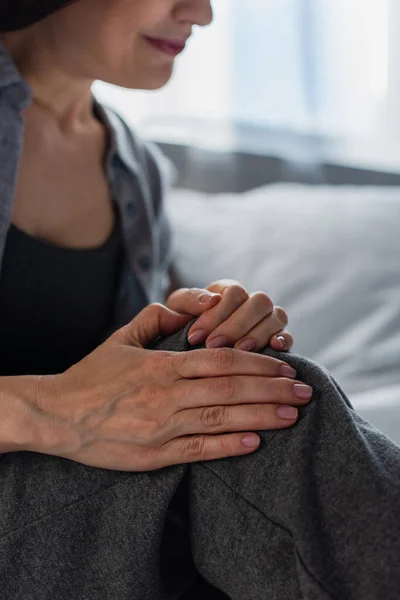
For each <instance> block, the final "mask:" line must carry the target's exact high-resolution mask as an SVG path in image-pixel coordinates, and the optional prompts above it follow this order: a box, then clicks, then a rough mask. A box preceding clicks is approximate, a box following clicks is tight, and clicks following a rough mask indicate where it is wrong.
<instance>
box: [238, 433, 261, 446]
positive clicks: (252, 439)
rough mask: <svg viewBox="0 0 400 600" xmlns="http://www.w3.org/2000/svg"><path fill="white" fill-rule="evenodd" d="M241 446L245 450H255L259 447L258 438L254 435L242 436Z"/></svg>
mask: <svg viewBox="0 0 400 600" xmlns="http://www.w3.org/2000/svg"><path fill="white" fill-rule="evenodd" d="M242 444H243V446H246V448H257V446H259V445H260V438H259V437H258V435H256V434H249V435H244V436H243V437H242Z"/></svg>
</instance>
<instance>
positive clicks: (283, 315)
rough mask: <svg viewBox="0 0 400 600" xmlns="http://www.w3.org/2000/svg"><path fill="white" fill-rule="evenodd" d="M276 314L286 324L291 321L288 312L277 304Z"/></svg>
mask: <svg viewBox="0 0 400 600" xmlns="http://www.w3.org/2000/svg"><path fill="white" fill-rule="evenodd" d="M275 314H276V316H277V317H278V319H279V320H280V321H281V322H282V323H284V325H285V326H286V325H287V324H288V323H289V317H288V315H287V312H286V311H285V310H284V309H283V308H282V307H281V306H275Z"/></svg>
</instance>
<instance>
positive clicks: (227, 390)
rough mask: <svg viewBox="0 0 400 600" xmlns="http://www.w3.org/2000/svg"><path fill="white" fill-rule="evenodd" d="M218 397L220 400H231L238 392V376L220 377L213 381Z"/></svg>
mask: <svg viewBox="0 0 400 600" xmlns="http://www.w3.org/2000/svg"><path fill="white" fill-rule="evenodd" d="M212 386H213V387H214V391H215V393H216V395H217V398H218V399H220V400H231V399H232V398H233V397H234V395H235V392H236V387H237V383H236V378H235V377H234V376H233V375H230V376H228V377H219V378H218V379H215V380H214V381H213V382H212Z"/></svg>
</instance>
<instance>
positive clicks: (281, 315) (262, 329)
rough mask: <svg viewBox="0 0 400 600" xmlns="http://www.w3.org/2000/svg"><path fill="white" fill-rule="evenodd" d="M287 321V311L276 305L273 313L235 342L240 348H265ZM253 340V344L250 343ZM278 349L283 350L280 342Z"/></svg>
mask: <svg viewBox="0 0 400 600" xmlns="http://www.w3.org/2000/svg"><path fill="white" fill-rule="evenodd" d="M286 323H287V315H286V313H285V311H284V310H283V309H282V308H280V307H279V306H278V307H275V308H274V310H273V312H272V314H270V315H269V316H268V317H266V318H265V319H263V320H262V321H261V322H260V323H258V325H256V327H254V329H252V330H250V331H249V332H248V333H247V334H246V336H244V337H242V338H241V339H238V340H237V341H236V343H235V348H237V349H238V350H247V351H253V352H255V351H258V350H262V349H263V348H265V346H267V345H268V344H269V343H270V340H271V338H272V337H273V336H275V335H277V334H279V332H280V331H282V329H283V327H285V325H286ZM250 342H252V345H250ZM278 344H279V346H278V348H276V349H279V350H281V349H282V348H281V346H280V343H279V342H278Z"/></svg>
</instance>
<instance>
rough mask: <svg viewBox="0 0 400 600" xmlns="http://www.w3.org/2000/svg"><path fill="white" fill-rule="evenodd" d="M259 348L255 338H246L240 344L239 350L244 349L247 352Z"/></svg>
mask: <svg viewBox="0 0 400 600" xmlns="http://www.w3.org/2000/svg"><path fill="white" fill-rule="evenodd" d="M256 348H257V344H256V343H255V342H253V340H245V341H244V342H242V343H241V344H240V345H239V346H238V350H244V351H245V352H253V350H255V349H256Z"/></svg>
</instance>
